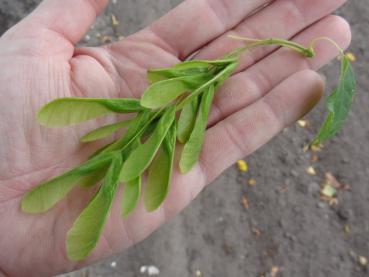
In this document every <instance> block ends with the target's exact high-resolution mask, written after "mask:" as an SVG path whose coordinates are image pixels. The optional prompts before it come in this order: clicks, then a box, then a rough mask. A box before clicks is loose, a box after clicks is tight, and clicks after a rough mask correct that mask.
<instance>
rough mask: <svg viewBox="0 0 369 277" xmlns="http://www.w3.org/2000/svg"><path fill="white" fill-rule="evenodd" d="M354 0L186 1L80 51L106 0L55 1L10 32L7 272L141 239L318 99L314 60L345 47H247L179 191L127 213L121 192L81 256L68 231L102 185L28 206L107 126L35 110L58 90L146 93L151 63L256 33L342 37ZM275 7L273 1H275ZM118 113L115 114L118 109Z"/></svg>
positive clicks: (2, 224)
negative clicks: (54, 125)
mask: <svg viewBox="0 0 369 277" xmlns="http://www.w3.org/2000/svg"><path fill="white" fill-rule="evenodd" d="M343 2H345V1H344V0H326V1H319V0H314V1H312V0H276V1H267V0H250V1H245V0H227V1H226V0H187V1H185V2H183V4H182V5H180V6H179V7H177V8H176V9H175V10H173V11H172V12H170V13H169V14H168V15H166V16H164V17H163V18H162V19H160V20H159V21H157V22H155V23H154V24H153V25H151V26H150V27H148V28H146V29H144V30H142V31H140V32H138V33H136V34H134V35H132V36H130V37H128V38H126V39H124V40H122V41H120V42H118V43H114V44H111V45H107V46H104V47H100V48H82V49H76V48H75V46H74V45H75V44H76V43H77V42H78V41H79V40H80V39H81V37H82V36H83V35H84V33H85V32H86V31H87V29H88V28H89V26H90V24H92V22H93V20H94V19H95V17H96V14H97V13H99V12H100V11H101V10H102V9H103V8H104V6H105V5H106V3H107V1H106V0H65V1H58V0H45V1H44V2H43V3H42V4H41V5H40V6H39V7H38V8H37V9H36V10H35V11H34V12H33V13H32V14H31V15H30V16H28V17H27V18H26V19H24V20H23V21H22V22H20V23H19V24H17V25H16V26H15V27H13V28H12V29H10V30H9V31H8V32H7V33H6V34H4V36H3V37H2V38H1V39H0V66H1V68H2V70H1V71H0V120H1V121H0V160H1V163H0V234H1V236H0V275H1V272H3V273H4V274H9V275H12V276H13V275H14V276H17V275H19V276H23V275H27V276H30V275H32V274H33V275H35V276H41V275H51V274H55V273H59V272H65V271H71V270H73V269H76V268H78V267H81V266H83V265H85V264H88V263H91V262H93V261H96V260H98V259H101V258H103V257H105V256H108V255H111V254H113V253H116V252H118V251H121V250H122V249H124V248H127V247H129V246H131V245H132V244H134V243H136V242H138V241H140V240H142V239H143V238H145V237H146V236H147V235H149V234H150V233H151V232H152V231H154V230H155V229H156V228H158V227H159V226H160V225H161V224H163V223H164V222H165V221H167V220H168V219H169V218H171V217H172V216H173V215H175V214H176V213H177V212H179V211H180V210H182V209H183V208H184V207H185V206H186V205H187V204H188V203H189V202H190V201H191V200H192V199H193V198H194V197H195V196H196V195H197V194H198V193H199V192H200V191H201V189H202V188H203V187H204V186H205V185H206V184H208V183H209V182H211V181H212V180H213V179H214V178H216V177H217V176H218V175H219V174H220V173H221V172H222V171H223V170H224V169H226V168H227V167H229V166H230V165H231V164H232V163H234V162H235V161H236V160H237V159H239V158H241V157H243V156H246V155H249V154H251V153H252V152H253V151H255V150H256V149H257V148H259V147H260V146H262V145H263V144H265V143H266V142H267V141H268V140H269V139H271V138H272V137H273V136H274V135H276V134H277V133H278V132H279V131H280V130H281V129H283V128H284V127H285V126H287V125H288V124H291V123H292V122H294V121H295V120H296V119H298V118H300V117H301V116H303V115H304V114H305V113H307V112H308V111H309V110H310V109H311V108H312V107H313V106H314V104H315V103H316V102H317V101H318V100H319V98H320V95H321V92H322V87H323V86H322V81H321V80H320V78H319V75H317V74H316V73H314V72H313V71H311V70H316V69H318V68H319V67H321V66H322V65H324V64H326V63H327V62H328V61H329V60H331V59H332V58H333V57H334V56H335V55H336V54H337V52H336V50H335V49H334V48H331V46H329V45H326V44H321V45H319V47H318V49H317V52H318V55H317V57H316V58H315V59H312V60H310V61H306V60H305V59H303V58H302V57H300V56H299V55H296V54H295V53H293V52H291V51H288V50H282V49H275V48H263V49H261V50H258V51H254V52H252V53H251V54H249V55H245V57H244V59H243V61H242V63H241V65H240V67H239V69H238V73H237V74H235V75H234V76H232V77H231V79H230V80H228V81H227V82H226V83H225V85H224V86H223V87H222V88H221V89H220V91H219V92H218V93H217V95H216V98H215V101H214V106H213V108H212V111H211V114H210V124H209V129H208V131H207V135H206V142H205V145H204V147H203V152H202V155H201V159H200V162H199V163H198V165H197V166H196V167H195V168H194V169H193V170H192V171H191V172H190V173H189V174H187V175H180V174H179V173H175V174H174V180H173V182H172V186H171V188H170V193H169V196H168V198H167V200H166V201H165V203H164V204H163V206H162V208H160V209H159V210H157V211H156V212H154V213H147V212H145V211H144V208H143V207H142V205H139V207H138V209H137V210H136V211H135V212H134V213H133V214H132V215H131V216H130V217H129V218H128V219H127V220H123V219H122V217H121V215H120V205H119V202H120V193H118V195H119V196H118V197H117V199H116V201H115V202H114V204H113V207H112V210H111V214H110V217H109V219H108V221H107V224H106V226H105V229H104V232H103V235H102V237H101V239H100V241H99V243H98V245H97V247H96V249H95V251H94V252H93V253H92V255H91V256H90V257H89V258H88V259H87V260H86V261H84V262H83V263H72V262H70V261H68V259H67V256H66V251H65V237H66V233H67V231H68V229H69V228H70V227H71V226H72V223H73V221H74V220H75V219H76V217H77V216H78V214H79V213H80V212H81V210H82V209H83V208H84V207H85V205H86V203H87V202H88V200H89V199H91V197H92V195H93V194H94V192H95V191H94V189H82V188H77V189H75V190H73V192H72V193H70V194H69V196H68V197H67V198H66V199H65V200H64V201H62V202H61V203H59V204H58V205H57V206H56V207H55V208H53V209H52V210H50V211H49V212H47V213H45V214H42V215H28V214H24V213H22V212H21V211H20V208H19V206H20V199H21V197H22V195H23V194H24V193H25V192H26V191H28V190H29V189H30V188H32V187H34V186H36V185H37V184H39V183H40V182H41V181H43V180H45V179H48V178H50V177H52V176H55V175H57V174H59V173H61V172H63V171H65V170H67V169H69V168H71V167H72V166H74V165H76V164H78V163H79V162H81V161H83V160H84V159H86V158H87V157H88V156H89V155H90V154H91V153H92V152H94V150H96V149H97V148H98V147H99V146H101V143H91V144H87V145H82V144H81V143H80V142H79V138H80V136H81V135H83V134H85V133H86V132H87V131H88V130H91V129H93V128H96V127H98V126H101V123H102V121H100V122H99V124H98V123H97V122H96V121H95V122H92V123H91V122H90V123H87V124H84V125H81V126H78V127H68V128H63V129H46V128H44V127H41V126H39V125H38V124H37V122H36V120H35V114H36V112H37V110H38V109H39V108H40V107H41V106H42V105H43V104H45V103H47V102H48V101H50V100H52V99H55V98H58V97H106V98H117V97H136V98H137V97H139V96H140V95H141V93H142V92H143V91H144V89H145V88H146V87H147V82H146V77H145V76H146V71H147V69H149V68H156V67H167V66H170V65H173V64H175V63H177V62H179V61H180V60H183V59H185V58H186V57H188V56H189V55H191V54H192V53H194V52H196V51H198V53H197V54H196V58H199V59H200V58H201V59H205V58H206V59H212V58H218V57H221V56H222V55H224V54H226V53H227V52H229V51H231V50H233V49H234V48H236V47H238V46H240V42H236V41H232V40H230V39H229V38H227V34H229V33H232V34H238V35H242V36H247V37H261V38H264V37H270V36H273V37H283V38H294V39H295V40H296V41H298V42H301V43H308V42H309V41H310V40H311V39H312V38H314V37H316V36H329V37H331V38H332V39H334V40H336V41H337V42H338V43H339V44H340V45H341V46H342V47H346V46H347V45H348V44H349V41H350V30H349V26H348V25H347V23H346V22H345V21H344V20H343V19H341V18H339V17H337V16H332V15H329V14H330V13H331V12H332V11H334V10H335V9H337V8H338V7H339V6H340V5H342V4H343ZM267 3H268V4H269V5H266V4H267ZM108 120H110V121H111V122H112V121H114V118H110V119H108Z"/></svg>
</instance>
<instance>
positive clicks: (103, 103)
mask: <svg viewBox="0 0 369 277" xmlns="http://www.w3.org/2000/svg"><path fill="white" fill-rule="evenodd" d="M142 110H144V108H143V107H142V106H141V105H140V102H139V100H137V99H124V98H119V99H102V98H60V99H56V100H54V101H51V102H49V103H48V104H46V105H45V106H44V107H42V108H41V110H40V111H39V113H38V115H37V119H38V121H39V122H40V123H41V124H42V125H45V126H49V127H57V126H66V125H73V124H77V123H80V122H83V121H87V120H90V119H94V118H97V117H100V116H104V115H107V114H109V113H113V112H115V113H132V112H139V111H142Z"/></svg>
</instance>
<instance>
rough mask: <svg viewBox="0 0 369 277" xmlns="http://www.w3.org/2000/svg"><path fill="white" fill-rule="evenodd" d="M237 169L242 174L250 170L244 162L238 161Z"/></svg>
mask: <svg viewBox="0 0 369 277" xmlns="http://www.w3.org/2000/svg"><path fill="white" fill-rule="evenodd" d="M237 167H238V169H239V171H241V172H247V171H248V170H249V166H248V164H247V162H245V161H244V160H239V161H237Z"/></svg>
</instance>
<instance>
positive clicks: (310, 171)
mask: <svg viewBox="0 0 369 277" xmlns="http://www.w3.org/2000/svg"><path fill="white" fill-rule="evenodd" d="M306 172H307V173H308V174H310V175H314V176H315V175H316V170H315V168H314V167H312V166H309V167H308V168H306Z"/></svg>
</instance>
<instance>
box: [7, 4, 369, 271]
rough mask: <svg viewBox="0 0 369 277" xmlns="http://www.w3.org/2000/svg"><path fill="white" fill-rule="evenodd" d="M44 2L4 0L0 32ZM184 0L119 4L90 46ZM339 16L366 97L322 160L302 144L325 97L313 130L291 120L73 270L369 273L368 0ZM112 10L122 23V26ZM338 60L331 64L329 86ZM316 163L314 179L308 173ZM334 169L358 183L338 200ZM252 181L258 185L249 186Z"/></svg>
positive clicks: (350, 6)
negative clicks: (168, 209)
mask: <svg viewBox="0 0 369 277" xmlns="http://www.w3.org/2000/svg"><path fill="white" fill-rule="evenodd" d="M245 1H246V0H245ZM38 2H40V1H39V0H23V1H22V0H0V33H2V32H3V31H5V30H6V29H7V28H8V27H10V26H12V25H13V24H14V23H16V22H17V21H18V20H20V19H21V18H22V17H24V16H25V15H26V14H27V13H29V12H30V11H31V10H32V9H33V8H34V7H35V5H36V4H37V3H38ZM180 2H182V1H181V0H140V1H135V0H117V1H112V2H111V4H110V5H109V7H108V9H107V10H106V12H105V13H104V14H103V15H102V16H101V17H100V18H99V19H98V20H97V22H96V24H95V26H94V28H93V30H92V31H91V32H90V33H89V35H88V36H86V38H85V39H84V41H83V42H82V43H84V44H88V45H96V44H101V42H102V41H109V40H110V39H116V37H117V36H118V35H127V34H129V33H132V32H134V31H136V30H138V29H140V28H141V27H144V26H146V25H147V24H149V23H150V22H151V21H153V20H154V19H156V18H157V17H159V16H160V15H162V14H163V13H165V12H166V11H168V10H169V9H171V8H173V7H174V6H176V5H177V4H179V3H180ZM338 13H339V14H341V15H343V16H344V17H345V18H347V19H348V20H349V21H350V23H351V24H352V27H353V38H354V39H353V44H352V48H351V51H352V52H354V53H355V55H356V56H357V58H358V61H357V62H356V63H355V69H356V72H357V75H358V95H357V98H356V102H355V105H354V107H353V111H352V113H351V115H350V118H349V120H348V122H347V124H346V125H345V128H344V130H343V131H342V132H341V133H340V134H339V136H338V137H337V138H335V139H333V140H332V141H331V142H329V143H327V144H326V147H325V148H324V150H323V151H322V152H320V153H318V156H319V161H318V162H313V161H311V158H312V155H313V154H312V153H305V152H304V151H303V147H304V145H305V144H306V143H307V142H308V141H309V138H311V137H312V136H313V134H314V132H315V131H316V130H317V128H318V125H319V123H320V122H321V121H322V119H323V116H324V114H323V104H321V105H320V106H319V107H318V108H317V109H315V110H314V111H313V112H312V113H311V114H310V115H309V116H308V117H307V119H308V121H309V123H310V125H309V126H308V127H307V128H301V127H300V126H299V125H295V126H291V127H290V128H288V129H286V130H285V131H284V132H282V133H281V134H280V135H279V136H278V137H277V138H275V139H274V140H273V141H272V142H270V143H269V144H268V145H266V146H265V147H264V148H262V149H261V150H259V151H258V152H256V153H255V154H253V155H252V156H250V157H247V161H248V163H249V167H250V170H249V172H248V173H247V174H241V173H239V171H238V170H237V169H236V167H234V168H230V169H229V170H227V171H226V172H225V173H224V174H223V175H222V176H221V177H219V178H218V179H217V180H216V181H215V182H214V183H213V184H212V185H211V186H209V187H207V188H206V189H205V191H204V192H203V193H202V194H201V195H200V196H199V197H198V198H197V199H196V200H195V201H194V202H193V204H192V205H191V206H190V207H188V208H187V209H186V210H185V211H184V212H182V213H181V214H180V215H179V216H177V217H176V218H175V219H174V220H172V221H171V222H169V223H168V224H166V225H165V226H164V227H163V228H161V229H160V230H158V231H157V232H156V233H154V234H153V235H152V236H150V237H149V238H148V239H146V240H145V241H144V242H142V243H140V244H139V245H137V246H135V247H133V248H131V249H130V250H128V251H126V252H125V253H122V254H120V255H117V256H115V257H112V258H111V259H109V260H107V261H104V262H101V263H99V264H96V265H93V266H91V267H89V268H87V269H84V270H81V271H79V272H76V273H73V274H69V275H68V276H124V277H134V276H145V275H146V276H147V274H142V273H140V269H142V266H144V265H154V266H155V267H157V268H158V269H159V270H160V274H159V276H162V277H173V276H180V277H181V276H184V277H186V276H204V277H210V276H211V277H218V276H255V277H256V276H258V277H259V276H273V274H274V276H287V277H288V276H301V277H310V276H311V277H321V276H322V277H323V276H328V277H331V276H332V277H333V276H334V277H347V276H357V277H359V276H369V273H368V268H367V267H366V266H364V264H365V259H363V258H362V259H361V263H362V264H360V262H359V261H358V259H359V256H362V257H367V258H369V186H368V177H369V124H368V121H369V95H368V87H369V79H368V72H367V70H368V64H369V54H368V51H366V48H367V47H369V39H368V38H369V17H368V15H369V0H350V1H349V2H348V4H346V6H345V7H344V8H342V9H341V10H340V11H339V12H338ZM111 14H114V15H115V16H116V18H117V19H118V20H119V22H120V24H119V26H117V27H116V28H113V27H112V24H111ZM337 67H338V66H337V64H335V65H329V66H328V67H326V68H325V70H324V71H323V73H324V74H325V75H326V76H327V79H328V80H329V81H328V83H329V84H328V86H329V87H330V86H331V84H334V81H335V80H336V79H337V74H338V72H337ZM330 80H332V81H330ZM309 166H314V168H315V169H316V172H317V174H316V175H315V176H313V175H310V174H308V173H307V172H306V168H308V167H309ZM328 171H330V172H332V173H333V175H334V176H335V177H336V178H337V179H338V181H339V182H341V183H344V184H348V185H350V187H351V190H349V191H344V190H340V191H339V192H338V204H337V205H333V206H331V205H329V204H328V203H326V202H324V201H322V200H321V199H320V196H319V194H320V186H321V184H322V182H323V180H324V175H325V173H326V172H328ZM251 178H253V179H255V180H256V185H255V186H250V185H248V184H247V183H248V181H249V180H250V179H251ZM242 196H245V197H247V199H248V202H249V208H248V209H245V207H244V206H243V205H242V203H241V199H242Z"/></svg>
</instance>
